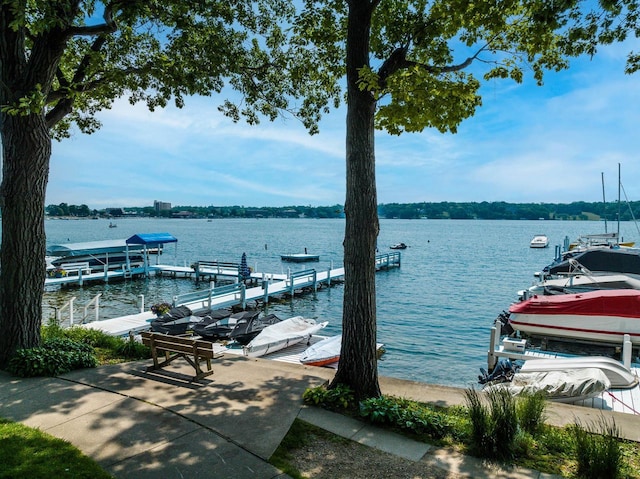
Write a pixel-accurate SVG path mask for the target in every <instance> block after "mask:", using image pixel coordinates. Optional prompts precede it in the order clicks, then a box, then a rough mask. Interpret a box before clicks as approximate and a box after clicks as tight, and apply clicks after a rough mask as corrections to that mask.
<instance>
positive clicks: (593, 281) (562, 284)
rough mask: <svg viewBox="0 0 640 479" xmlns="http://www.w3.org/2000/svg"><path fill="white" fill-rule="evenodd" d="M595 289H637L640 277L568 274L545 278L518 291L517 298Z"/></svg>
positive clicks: (629, 275) (615, 274)
mask: <svg viewBox="0 0 640 479" xmlns="http://www.w3.org/2000/svg"><path fill="white" fill-rule="evenodd" d="M596 289H638V290H640V276H638V275H635V274H624V273H604V272H588V273H577V274H570V275H568V276H561V277H558V278H547V279H544V280H542V281H540V282H539V283H537V284H534V285H533V286H531V287H529V289H527V290H524V291H520V292H519V296H520V297H522V298H530V297H531V296H533V295H535V294H547V295H550V294H567V293H583V292H587V291H594V290H596Z"/></svg>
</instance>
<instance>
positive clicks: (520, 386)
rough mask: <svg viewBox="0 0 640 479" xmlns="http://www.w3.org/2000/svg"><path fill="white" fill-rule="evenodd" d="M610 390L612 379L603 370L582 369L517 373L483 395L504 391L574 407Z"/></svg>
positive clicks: (493, 386) (487, 389) (491, 387)
mask: <svg viewBox="0 0 640 479" xmlns="http://www.w3.org/2000/svg"><path fill="white" fill-rule="evenodd" d="M610 387H611V383H610V382H609V379H608V378H607V376H606V375H605V374H604V373H603V372H602V371H601V370H600V369H598V368H583V369H562V370H557V371H542V372H528V373H523V372H518V373H515V374H514V375H513V378H512V380H511V381H508V382H503V383H499V384H493V385H491V386H488V387H486V388H484V390H483V391H491V390H495V389H498V388H504V389H507V390H508V391H509V392H510V393H511V394H512V395H514V396H519V395H522V394H535V393H543V394H544V395H545V396H546V398H547V399H549V400H550V401H556V402H565V403H573V402H577V401H584V400H585V399H589V398H592V397H595V396H598V395H599V394H601V393H602V392H604V391H606V390H607V389H609V388H610Z"/></svg>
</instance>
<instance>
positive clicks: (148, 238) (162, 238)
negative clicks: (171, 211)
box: [126, 233, 178, 246]
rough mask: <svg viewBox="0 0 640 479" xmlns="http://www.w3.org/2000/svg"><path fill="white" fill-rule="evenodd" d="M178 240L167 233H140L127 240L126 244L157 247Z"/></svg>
mask: <svg viewBox="0 0 640 479" xmlns="http://www.w3.org/2000/svg"><path fill="white" fill-rule="evenodd" d="M177 241H178V240H177V239H176V238H174V237H173V236H171V235H170V234H169V233H140V234H137V235H133V236H131V237H130V238H127V241H126V243H127V244H139V245H146V246H149V245H151V246H157V245H161V244H164V243H176V242H177Z"/></svg>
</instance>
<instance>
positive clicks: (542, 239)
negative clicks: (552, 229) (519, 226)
mask: <svg viewBox="0 0 640 479" xmlns="http://www.w3.org/2000/svg"><path fill="white" fill-rule="evenodd" d="M529 246H530V247H531V248H546V247H547V246H549V238H547V235H542V234H540V235H535V236H534V237H533V239H532V240H531V242H530V243H529Z"/></svg>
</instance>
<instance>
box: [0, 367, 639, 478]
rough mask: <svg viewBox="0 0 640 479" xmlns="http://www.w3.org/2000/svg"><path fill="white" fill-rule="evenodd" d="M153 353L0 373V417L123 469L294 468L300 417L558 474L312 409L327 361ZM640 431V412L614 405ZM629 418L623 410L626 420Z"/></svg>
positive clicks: (443, 455) (350, 432)
mask: <svg viewBox="0 0 640 479" xmlns="http://www.w3.org/2000/svg"><path fill="white" fill-rule="evenodd" d="M149 364H150V361H140V362H134V363H127V364H121V365H114V366H101V367H99V368H96V369H86V370H81V371H74V372H72V373H69V374H66V375H64V376H62V377H59V378H33V379H17V378H13V377H11V376H9V375H7V374H6V373H1V372H0V417H4V418H7V419H10V420H14V421H19V422H22V423H24V424H26V425H28V426H31V427H37V428H40V429H41V430H43V431H45V432H47V433H49V434H52V435H53V436H56V437H60V438H63V439H66V440H68V441H69V442H71V443H72V444H74V445H75V446H77V447H78V448H79V449H80V450H81V451H82V452H83V453H85V454H86V455H88V456H90V457H92V458H94V459H95V460H97V461H98V462H99V463H100V464H101V465H102V466H103V467H104V468H105V469H106V470H107V471H109V472H110V473H111V474H113V475H114V476H115V477H116V478H119V479H127V478H132V479H133V478H136V479H145V478H153V479H157V478H159V477H162V478H163V479H172V478H176V479H178V478H179V479H183V478H196V477H221V478H227V477H229V478H231V477H233V478H238V479H243V478H252V479H256V478H257V479H262V478H264V479H269V478H286V477H287V476H286V475H284V474H282V473H281V472H280V471H278V470H277V469H276V468H274V467H273V466H272V465H270V464H269V463H268V462H267V460H268V458H269V457H270V456H271V455H272V454H273V452H274V451H275V450H276V448H277V447H278V445H279V444H280V442H281V441H282V439H283V438H284V436H285V435H286V433H287V431H288V430H289V427H290V426H291V424H292V423H293V421H294V419H295V418H296V417H300V418H301V419H303V420H306V421H308V422H311V423H313V424H316V425H318V426H320V427H323V428H325V429H327V430H329V431H332V432H334V433H336V434H340V435H342V436H344V437H348V438H350V439H352V440H355V441H358V442H361V443H363V444H366V445H368V446H372V447H376V448H378V449H381V450H384V451H387V452H391V453H393V454H396V455H399V456H401V457H405V458H407V459H410V460H423V461H424V460H429V461H433V464H434V467H441V468H444V469H448V470H450V471H453V472H457V473H459V474H466V475H468V476H470V477H521V478H539V477H550V476H548V475H540V474H539V473H538V472H537V471H529V470H518V471H514V470H509V471H506V472H505V471H503V473H504V474H505V475H502V473H500V471H496V470H495V469H492V470H490V471H489V470H487V469H486V468H484V466H483V465H482V463H481V461H478V460H476V459H473V458H469V457H465V456H458V455H453V454H451V453H450V452H447V451H443V450H439V449H437V448H431V447H430V446H428V445H426V444H423V443H417V442H414V441H410V440H408V439H406V438H404V437H402V436H397V435H395V434H392V433H388V432H387V431H384V430H381V429H376V428H373V427H371V426H368V425H365V424H363V423H360V422H358V421H355V420H352V419H350V418H347V417H344V416H341V415H337V414H333V413H329V412H327V411H324V410H321V409H316V408H306V407H304V406H303V404H302V402H301V396H302V393H303V392H304V390H305V389H306V388H308V387H314V386H318V385H320V384H322V383H323V382H324V381H326V380H327V379H330V378H331V377H332V376H333V373H334V371H333V370H330V369H323V368H314V367H305V366H301V365H295V364H288V363H282V362H277V361H269V360H264V359H257V360H256V359H246V358H242V357H225V358H224V359H221V360H218V361H216V362H215V363H214V371H215V372H214V374H213V375H212V376H209V377H207V378H205V379H204V380H202V381H201V382H200V383H199V384H198V383H196V384H194V383H190V382H189V381H188V379H189V378H190V377H191V375H192V374H193V371H192V368H191V367H190V366H189V365H188V364H187V363H186V362H185V363H183V364H180V362H179V361H178V362H176V363H174V364H175V366H174V364H172V365H171V366H169V367H167V368H166V369H164V370H161V371H158V372H153V373H147V372H145V369H146V366H147V365H149ZM380 383H381V388H382V391H383V393H385V394H392V395H395V396H402V397H406V398H409V399H416V400H420V401H424V402H432V403H436V404H441V405H453V404H464V394H463V391H462V390H460V389H456V388H447V387H440V386H431V385H427V384H423V383H417V382H413V381H402V380H397V379H392V378H380ZM599 414H600V413H599V412H597V411H593V410H588V409H586V408H579V407H571V406H563V405H555V404H554V405H552V406H551V407H550V408H549V414H548V415H549V422H551V423H554V424H559V425H562V424H565V423H569V422H573V421H574V420H575V419H576V418H579V419H580V420H581V421H582V423H583V424H585V422H588V421H589V418H594V419H595V418H597V417H598V415H599ZM612 414H613V415H614V417H616V420H617V423H618V425H619V426H621V427H623V432H624V433H625V435H626V436H627V437H630V438H632V439H635V440H640V438H639V437H638V435H639V434H640V418H638V417H633V416H628V415H623V416H622V417H621V416H615V414H616V413H612ZM622 419H624V421H623V420H622Z"/></svg>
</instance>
